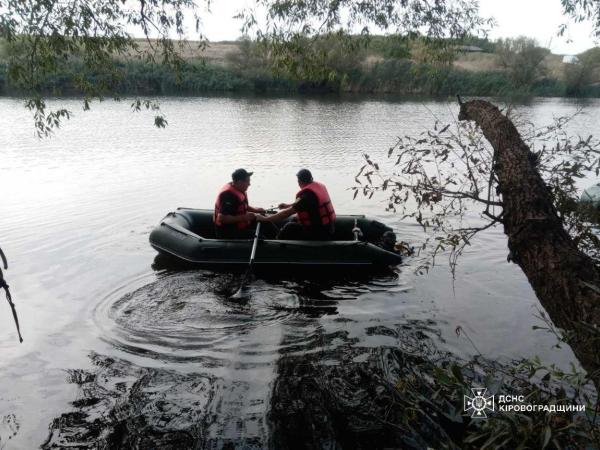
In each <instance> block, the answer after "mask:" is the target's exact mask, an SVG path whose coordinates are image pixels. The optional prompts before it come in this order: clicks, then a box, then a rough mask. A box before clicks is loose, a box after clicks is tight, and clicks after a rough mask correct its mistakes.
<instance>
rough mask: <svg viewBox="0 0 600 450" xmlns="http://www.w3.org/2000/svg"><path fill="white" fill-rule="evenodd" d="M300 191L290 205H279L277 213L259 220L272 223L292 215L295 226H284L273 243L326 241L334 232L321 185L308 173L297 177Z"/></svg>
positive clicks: (328, 201)
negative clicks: (294, 215) (294, 219)
mask: <svg viewBox="0 0 600 450" xmlns="http://www.w3.org/2000/svg"><path fill="white" fill-rule="evenodd" d="M296 177H298V186H300V190H299V191H298V193H297V194H296V200H295V201H294V203H292V204H288V203H281V204H280V205H279V209H281V211H279V212H278V213H277V214H274V215H272V216H268V217H264V216H260V217H258V218H257V220H260V221H261V222H276V221H278V220H282V219H285V218H287V217H289V216H291V215H293V214H297V215H298V221H297V222H288V223H286V224H285V225H284V226H283V228H282V229H281V230H280V231H279V234H278V235H277V239H292V240H293V239H300V240H324V241H326V240H330V239H333V234H334V231H335V210H334V209H333V204H332V203H331V199H330V198H329V193H328V192H327V188H326V187H325V185H324V184H322V183H319V182H318V181H314V180H313V176H312V174H311V173H310V171H309V170H308V169H302V170H300V171H299V172H298V173H297V174H296Z"/></svg>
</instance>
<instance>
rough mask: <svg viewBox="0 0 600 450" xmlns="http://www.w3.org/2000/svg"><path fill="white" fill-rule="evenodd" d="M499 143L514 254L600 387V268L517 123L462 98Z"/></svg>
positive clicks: (467, 116) (498, 169)
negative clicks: (567, 221)
mask: <svg viewBox="0 0 600 450" xmlns="http://www.w3.org/2000/svg"><path fill="white" fill-rule="evenodd" d="M458 118H459V120H472V121H475V123H477V125H478V126H479V127H480V128H481V130H482V131H483V134H484V136H485V137H486V139H487V140H488V141H489V142H490V143H491V145H492V147H493V149H494V158H495V165H494V168H493V170H494V171H495V173H496V175H497V177H498V181H499V190H500V193H501V194H502V203H503V211H504V214H503V217H502V221H503V223H504V233H505V234H506V235H507V236H508V248H509V250H510V253H509V260H512V261H514V262H515V263H516V264H518V265H519V267H521V269H522V270H523V272H524V273H525V275H526V276H527V279H528V280H529V283H530V284H531V286H532V287H533V289H534V291H535V293H536V295H537V297H538V299H539V300H540V303H541V304H542V306H543V307H544V308H545V309H546V311H547V313H548V315H549V316H550V319H551V320H552V322H554V324H555V325H557V326H558V327H560V328H562V329H563V330H564V331H566V336H567V342H568V343H569V345H571V348H572V349H573V351H574V352H575V354H576V356H577V358H578V359H579V361H580V363H581V365H582V366H583V368H584V369H586V370H587V371H588V372H589V373H590V375H591V377H592V379H593V380H594V383H595V385H596V388H597V389H598V390H599V391H600V339H599V337H600V270H598V267H597V266H596V265H595V263H594V262H593V260H592V259H591V258H589V257H588V256H586V255H585V254H583V253H582V252H580V251H579V250H578V249H577V246H576V245H575V243H574V242H573V240H572V239H571V237H570V236H569V234H568V233H567V232H566V231H565V229H564V228H563V224H562V221H561V219H560V218H559V217H558V214H557V212H556V209H555V208H554V205H553V203H552V196H551V192H550V189H549V188H548V186H547V185H546V184H545V183H544V181H543V180H542V177H541V176H540V174H539V172H538V170H537V169H536V162H537V159H536V155H535V154H533V153H532V152H531V150H530V149H529V147H528V146H527V145H526V144H525V143H524V142H523V140H522V139H521V136H520V135H519V132H518V131H517V129H516V128H515V126H514V125H513V123H512V122H511V121H510V120H509V119H508V118H507V117H506V116H504V115H503V114H502V113H501V112H500V110H499V109H498V108H497V107H495V106H494V105H492V104H491V103H489V102H486V101H483V100H474V101H469V102H466V103H461V105H460V114H459V116H458Z"/></svg>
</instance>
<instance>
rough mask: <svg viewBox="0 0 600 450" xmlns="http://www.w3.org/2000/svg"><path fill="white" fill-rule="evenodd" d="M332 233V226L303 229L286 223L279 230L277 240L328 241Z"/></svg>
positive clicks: (292, 223)
mask: <svg viewBox="0 0 600 450" xmlns="http://www.w3.org/2000/svg"><path fill="white" fill-rule="evenodd" d="M333 233H334V228H333V226H331V227H330V226H322V227H305V226H304V225H302V224H300V223H298V222H288V223H286V224H285V225H284V226H283V227H282V228H281V230H279V234H278V235H277V239H283V240H292V241H295V240H298V241H330V240H333V238H334V236H333Z"/></svg>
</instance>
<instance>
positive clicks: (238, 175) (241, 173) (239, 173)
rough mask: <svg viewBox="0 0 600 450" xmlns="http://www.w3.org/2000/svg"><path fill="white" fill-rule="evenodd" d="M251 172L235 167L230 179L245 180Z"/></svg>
mask: <svg viewBox="0 0 600 450" xmlns="http://www.w3.org/2000/svg"><path fill="white" fill-rule="evenodd" d="M253 173H254V172H248V171H247V170H246V169H237V170H235V171H234V172H233V173H232V174H231V179H232V180H233V181H240V180H246V179H248V178H250V176H251V175H252V174H253Z"/></svg>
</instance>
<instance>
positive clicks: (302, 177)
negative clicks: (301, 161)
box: [296, 169, 313, 187]
mask: <svg viewBox="0 0 600 450" xmlns="http://www.w3.org/2000/svg"><path fill="white" fill-rule="evenodd" d="M296 177H298V184H299V185H300V186H301V187H302V186H306V185H307V184H309V183H312V181H313V176H312V173H310V170H308V169H300V170H299V171H298V173H297V174H296Z"/></svg>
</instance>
